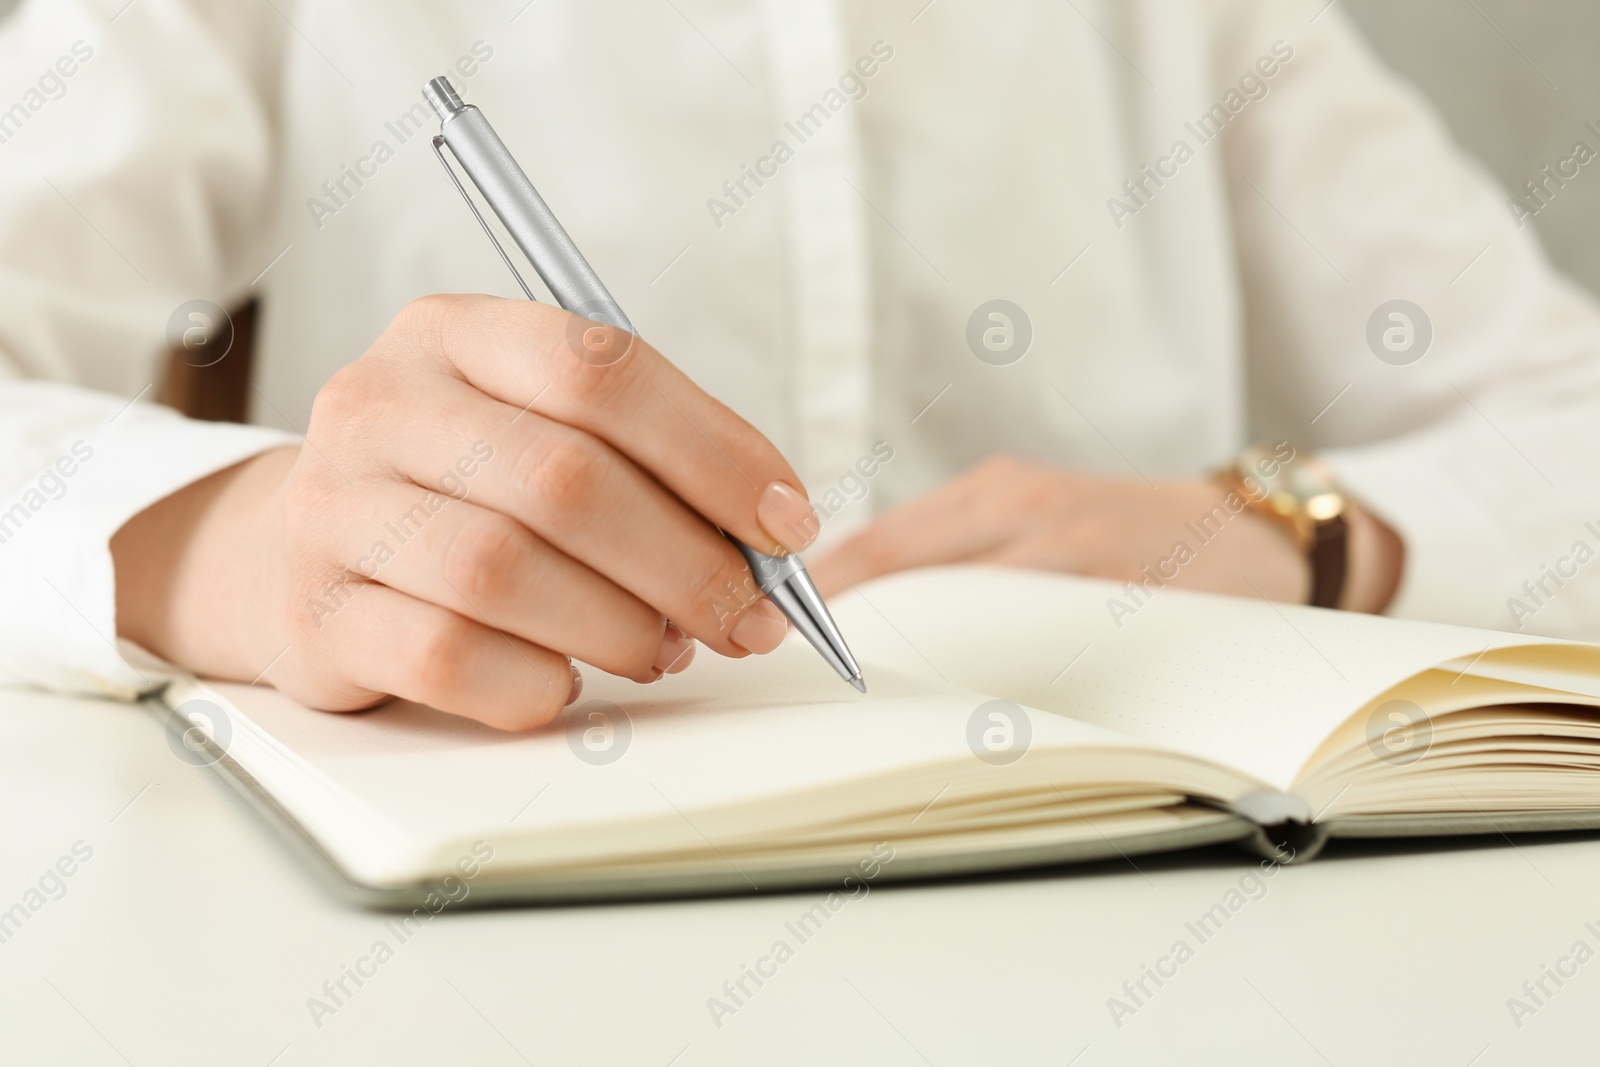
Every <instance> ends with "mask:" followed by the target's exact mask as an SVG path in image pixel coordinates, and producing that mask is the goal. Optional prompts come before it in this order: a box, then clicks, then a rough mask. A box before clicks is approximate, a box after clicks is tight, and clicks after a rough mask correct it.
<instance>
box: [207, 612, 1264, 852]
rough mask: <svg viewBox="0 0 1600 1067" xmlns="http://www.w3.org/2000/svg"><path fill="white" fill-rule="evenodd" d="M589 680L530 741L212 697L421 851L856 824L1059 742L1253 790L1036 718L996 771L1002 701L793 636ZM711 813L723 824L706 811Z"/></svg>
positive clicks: (1094, 777)
mask: <svg viewBox="0 0 1600 1067" xmlns="http://www.w3.org/2000/svg"><path fill="white" fill-rule="evenodd" d="M874 643H875V639H874V638H873V637H870V636H868V635H863V640H861V641H859V642H857V643H856V645H855V647H856V649H857V651H859V652H861V653H862V659H863V660H864V669H865V664H870V663H871V656H872V655H873V653H874V652H875V651H876V649H875V647H874ZM585 678H586V681H585V689H584V694H583V697H582V699H581V700H580V701H579V703H578V705H577V706H576V707H575V708H574V709H573V712H574V713H575V716H576V722H575V724H574V725H573V726H572V727H570V728H564V727H563V726H561V725H560V724H557V726H556V727H554V728H547V729H544V730H536V731H531V732H528V733H522V734H507V733H502V732H499V731H495V730H492V729H490V728H488V727H485V726H481V725H479V724H477V723H473V722H470V721H468V720H465V719H460V718H457V717H454V716H448V715H444V714H442V713H439V712H436V711H433V710H431V709H428V708H424V707H420V706H418V705H414V704H407V703H403V702H397V703H393V704H390V705H386V706H384V707H382V708H379V709H377V710H374V711H371V712H362V713H356V714H349V715H341V714H330V713H321V712H312V711H308V710H306V709H305V708H302V707H300V706H298V705H296V704H295V703H294V702H292V701H290V700H288V699H287V698H285V697H283V696H282V695H281V694H278V693H276V692H275V691H273V690H270V689H265V688H258V687H255V688H253V687H248V686H239V685H220V684H217V685H213V688H214V689H215V690H216V691H217V692H218V693H219V694H221V695H223V696H224V697H226V698H227V699H228V700H229V701H230V702H231V703H232V704H233V705H234V706H235V707H237V708H238V709H239V710H241V711H242V712H243V713H244V714H245V715H246V716H248V717H249V719H250V720H251V721H252V722H254V723H255V724H256V725H258V726H260V727H261V728H262V729H263V730H265V731H266V732H267V733H268V734H270V735H271V736H272V737H274V738H276V739H277V740H278V741H280V742H282V743H283V744H284V745H285V746H287V747H288V748H289V749H290V750H292V751H293V752H294V753H295V754H296V755H297V756H298V757H300V758H301V759H302V760H304V761H305V762H306V763H308V764H309V765H310V766H311V767H313V768H315V769H316V770H317V771H319V772H321V773H322V774H323V775H326V776H327V777H328V778H329V779H331V780H332V781H334V782H336V783H337V784H338V785H339V786H341V787H342V788H344V789H346V790H348V791H349V792H350V793H352V794H353V795H355V796H356V797H359V798H360V799H361V800H362V801H363V802H364V803H365V804H366V805H368V806H370V807H372V808H374V809H376V810H379V811H381V812H383V814H384V815H385V816H387V817H388V818H390V819H392V820H394V821H395V822H396V823H397V824H399V825H401V826H403V827H404V828H405V829H406V830H407V831H408V832H410V833H411V834H413V835H415V836H416V838H417V839H418V840H424V841H441V840H447V839H453V838H459V837H461V836H463V835H471V834H477V833H489V832H491V831H495V830H502V829H512V828H515V829H517V830H527V831H531V832H534V833H540V832H544V833H545V834H546V836H545V837H544V838H543V839H544V840H545V841H546V842H547V844H550V845H551V846H552V847H553V846H554V844H555V840H554V838H552V837H549V836H548V835H549V834H560V835H565V836H570V835H571V832H572V831H574V829H576V830H577V831H579V833H580V836H587V837H590V838H593V839H594V840H595V841H596V842H597V847H598V844H599V843H601V839H602V838H604V839H606V842H605V843H607V845H608V847H609V842H611V841H620V840H621V839H622V837H624V836H626V835H624V834H621V833H613V832H612V831H609V830H608V831H607V832H605V833H603V834H602V833H591V832H590V831H588V830H584V829H583V828H584V827H593V828H597V829H598V828H599V827H600V826H601V825H602V824H604V825H608V826H610V827H618V826H621V825H624V824H633V825H634V826H635V827H636V828H638V830H639V834H638V836H644V837H648V838H649V839H650V840H651V841H652V842H656V843H659V844H661V845H663V846H665V845H667V844H671V843H673V842H674V840H675V838H676V837H683V838H684V839H685V842H686V843H688V844H692V845H695V846H697V847H698V846H700V845H702V844H703V838H702V836H701V835H702V834H709V835H711V836H712V837H713V838H717V839H718V840H721V839H722V838H721V837H720V836H719V835H720V834H721V833H725V832H733V829H734V828H733V827H732V825H731V822H732V820H733V819H735V818H737V817H738V816H739V815H740V814H744V815H748V816H749V818H750V819H756V820H757V821H758V822H759V821H760V819H759V816H760V812H759V810H758V809H759V808H760V805H762V804H771V803H772V801H771V798H772V797H774V796H775V795H779V794H790V793H796V792H801V791H808V790H809V791H814V792H815V791H820V792H821V794H822V796H821V797H820V798H817V799H814V801H813V805H812V806H811V807H810V808H808V810H807V811H805V812H800V813H793V812H788V811H785V812H783V813H782V814H784V815H785V816H786V817H787V818H788V819H790V820H791V821H792V820H795V819H804V818H816V819H830V818H831V819H848V818H850V817H851V816H852V815H853V814H854V813H857V812H860V811H870V810H873V798H872V797H871V796H870V795H867V794H865V793H863V791H862V790H861V789H860V788H858V787H856V786H854V785H852V786H849V787H848V788H847V787H845V783H852V782H856V781H858V780H860V779H863V778H873V777H878V778H882V777H883V776H886V775H889V774H902V775H907V776H909V777H911V778H912V779H916V776H917V774H918V773H919V771H920V770H921V769H924V768H927V767H928V766H929V765H939V766H941V767H942V768H944V769H942V770H941V771H939V773H938V776H937V777H936V778H930V779H929V780H928V781H927V783H926V786H925V788H924V786H923V784H922V783H921V782H920V780H918V781H917V784H916V786H915V788H914V789H913V790H911V791H910V792H908V793H907V796H906V798H905V799H906V800H907V802H909V803H911V805H912V810H913V811H914V810H915V809H916V807H919V806H921V805H923V804H925V803H928V802H932V801H933V800H934V799H935V798H936V797H937V796H939V795H940V794H941V792H943V791H945V790H947V789H948V793H946V794H945V795H946V796H948V797H949V798H951V799H953V798H955V797H957V796H958V795H959V794H960V793H961V792H962V783H960V782H957V783H956V787H955V788H950V786H951V785H952V781H953V779H954V777H955V776H956V774H957V773H959V774H961V775H966V776H968V777H970V778H973V779H975V780H976V781H977V782H978V783H979V784H980V785H982V784H984V783H991V784H992V783H994V782H997V781H999V780H1000V779H1002V778H1006V780H1007V781H1008V782H1009V778H1010V777H1017V778H1018V781H1019V782H1021V781H1023V777H1019V776H1025V775H1026V774H1027V773H1029V772H1030V768H1036V767H1038V766H1039V763H1038V757H1037V754H1038V753H1040V752H1042V751H1044V750H1045V749H1048V748H1054V749H1072V750H1077V751H1082V752H1084V753H1088V754H1090V757H1086V758H1085V760H1083V761H1081V762H1080V763H1079V766H1083V767H1086V768H1087V769H1086V771H1085V779H1086V781H1087V782H1088V783H1089V785H1090V786H1092V788H1093V789H1096V790H1100V791H1101V792H1106V791H1114V784H1115V783H1116V782H1118V781H1120V780H1121V779H1118V778H1117V777H1116V774H1117V773H1118V772H1119V771H1130V770H1131V771H1132V772H1134V773H1138V774H1143V775H1144V777H1143V778H1142V779H1140V781H1141V782H1142V784H1143V785H1144V786H1145V788H1146V790H1147V791H1148V789H1149V787H1150V785H1151V784H1152V783H1154V784H1157V785H1164V784H1167V783H1168V782H1170V783H1171V787H1172V791H1174V792H1177V793H1184V792H1192V793H1201V794H1204V795H1213V796H1232V795H1237V794H1239V793H1240V792H1244V791H1247V790H1249V789H1252V788H1257V786H1255V785H1254V784H1248V783H1241V782H1240V781H1239V780H1238V779H1237V777H1236V776H1234V775H1231V774H1229V773H1226V772H1219V771H1216V770H1213V769H1209V768H1205V767H1203V766H1197V765H1196V764H1195V763H1194V761H1193V760H1192V759H1190V758H1189V757H1185V756H1175V755H1172V754H1169V753H1166V752H1164V751H1162V750H1161V749H1160V748H1159V746H1157V745H1155V744H1153V743H1149V742H1141V741H1138V740H1135V739H1130V738H1127V737H1124V736H1121V735H1118V734H1115V733H1112V732H1110V731H1107V730H1104V729H1101V728H1099V727H1096V726H1093V725H1090V724H1087V723H1083V722H1077V721H1074V720H1070V719H1065V718H1060V717H1057V716H1053V715H1048V714H1044V713H1040V712H1034V713H1033V714H1032V716H1031V724H1032V731H1033V734H1032V741H1031V745H1032V748H1031V750H1030V752H1029V757H1030V758H1032V759H1033V762H1032V763H1030V762H1028V760H1026V759H1025V760H1023V761H1020V762H1019V763H1018V764H1016V765H1014V766H1013V767H992V766H989V765H987V764H985V763H983V762H981V761H980V760H979V759H977V758H976V757H975V756H974V755H973V753H972V750H971V749H970V748H969V743H968V727H969V720H970V719H971V717H972V714H973V712H974V710H975V709H976V708H977V707H978V706H979V705H981V704H983V703H985V702H986V701H987V700H989V699H990V698H989V697H987V696H984V695H980V694H976V693H971V692H967V691H965V690H961V689H957V688H955V687H952V686H949V685H946V684H944V683H940V682H937V681H935V682H932V683H930V682H928V681H925V680H922V679H920V678H917V677H915V676H913V675H906V674H903V673H900V672H896V671H894V670H890V669H882V668H879V669H873V670H871V671H870V680H869V684H870V685H871V687H872V690H871V694H870V695H869V696H867V697H863V696H861V695H859V694H857V693H856V692H855V690H853V689H851V688H850V687H849V686H848V685H847V684H845V683H844V682H843V681H841V680H840V679H839V678H838V677H837V676H836V675H835V674H834V673H833V672H832V671H831V670H830V669H829V668H828V667H827V665H826V664H825V663H823V661H822V660H821V659H820V658H819V657H818V656H817V655H816V653H815V652H814V651H813V650H812V649H811V648H810V647H809V646H807V645H805V644H804V643H803V642H801V641H799V640H798V639H797V638H795V637H794V635H791V640H790V642H788V643H786V644H785V645H784V646H783V647H782V648H780V649H779V650H778V651H777V652H776V653H774V654H772V655H770V656H765V657H752V658H749V659H746V660H726V659H722V658H720V657H716V656H712V655H709V654H707V653H705V652H704V651H702V653H701V657H700V659H699V660H697V662H696V663H695V664H694V666H693V667H692V668H691V669H690V670H689V671H686V672H685V673H684V674H682V675H677V676H673V677H669V678H666V679H663V680H662V681H660V682H657V683H655V684H654V685H650V686H641V685H637V684H634V683H632V682H627V681H624V680H621V679H616V678H611V677H609V676H606V675H603V674H602V673H601V672H599V671H597V670H593V669H590V670H588V671H586V674H585ZM618 708H621V709H622V711H623V712H625V714H626V723H623V722H622V721H620V720H619V719H618V718H617V714H616V710H617V709H618ZM595 711H601V712H604V713H606V714H607V715H609V716H610V720H611V721H610V723H609V729H610V731H611V733H610V736H609V737H605V736H600V737H597V738H595V739H594V740H595V741H597V742H600V743H601V744H603V745H604V746H606V747H604V748H601V747H600V744H597V746H596V749H587V748H586V747H585V742H586V738H585V733H586V731H587V730H589V729H591V728H593V729H599V730H601V731H604V730H605V729H606V728H607V726H608V724H607V723H606V721H604V720H595V719H591V718H589V716H590V715H591V713H593V712H595ZM580 749H582V750H584V751H586V752H587V753H588V757H587V758H586V757H585V756H584V755H580V753H579V750H580ZM612 753H615V754H616V755H615V758H612V759H609V760H607V759H606V757H607V756H610V755H611V754H612ZM952 763H953V764H954V765H955V768H956V770H955V771H952V770H950V768H951V766H952ZM1008 776H1009V777H1008ZM1052 781H1053V779H1052ZM1108 782H1109V783H1112V786H1111V787H1110V790H1108V785H1107V783H1108ZM1060 786H1061V787H1062V788H1064V789H1067V790H1071V789H1072V787H1073V782H1072V781H1071V780H1070V779H1068V778H1066V777H1063V778H1062V780H1061V782H1060ZM1008 788H1009V786H1008ZM901 792H906V791H905V790H901ZM896 795H897V796H898V794H896ZM879 799H880V800H881V798H879ZM712 810H716V811H720V812H722V813H724V814H722V815H720V816H708V815H705V814H703V813H705V812H707V811H712ZM769 810H770V809H769ZM726 813H733V814H732V815H731V816H730V815H728V814H726ZM646 831H647V832H646Z"/></svg>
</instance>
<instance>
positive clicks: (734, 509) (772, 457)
mask: <svg viewBox="0 0 1600 1067" xmlns="http://www.w3.org/2000/svg"><path fill="white" fill-rule="evenodd" d="M418 305H419V306H418V311H419V313H420V315H421V317H422V320H423V323H422V330H423V334H424V336H425V337H428V338H429V339H430V340H432V341H433V342H435V343H433V344H431V345H429V346H428V347H429V348H431V349H432V351H433V353H434V354H436V355H437V356H438V357H439V358H441V359H443V360H444V361H446V363H447V364H448V370H449V371H450V372H451V373H454V374H457V375H458V376H459V377H461V378H463V379H464V380H465V381H467V382H468V383H469V384H471V385H472V386H473V387H475V388H476V389H478V390H479V391H481V392H483V393H487V394H488V395H490V396H493V397H495V398H496V399H499V400H501V401H503V402H504V403H507V404H512V405H515V406H516V407H518V408H521V409H523V410H531V411H536V412H538V413H539V414H541V415H544V416H545V417H547V418H551V419H555V420H557V421H559V422H563V423H565V424H567V425H569V426H573V427H576V428H578V429H581V430H583V431H585V432H587V433H589V434H591V435H593V436H595V437H598V438H600V439H602V440H604V441H605V442H607V443H608V444H610V445H611V446H612V447H613V448H615V449H617V451H619V452H621V453H622V454H623V455H625V456H627V457H628V458H629V459H631V460H632V461H633V462H634V463H635V464H637V465H638V466H639V467H640V468H642V469H644V470H646V471H648V472H649V473H650V474H651V475H652V476H653V477H654V478H655V479H656V480H657V481H659V482H660V483H661V484H662V485H664V486H666V487H667V489H669V490H671V491H672V492H673V493H674V494H676V495H677V496H678V497H679V498H681V499H682V500H683V501H684V502H685V503H686V504H688V505H689V506H690V507H691V508H693V509H694V510H695V511H696V512H698V513H699V514H700V515H702V516H704V517H705V518H706V519H707V520H709V521H710V522H712V523H714V524H716V525H717V526H719V527H721V528H722V529H724V530H726V531H727V532H728V533H730V534H732V535H733V536H735V537H737V538H739V539H740V540H741V541H743V542H744V543H745V544H747V545H750V546H751V547H753V548H757V549H759V550H761V551H763V552H766V553H768V554H783V553H786V552H793V551H799V550H800V549H803V548H805V547H806V546H807V545H809V544H810V543H811V542H812V541H813V540H815V539H816V535H817V531H818V528H819V523H818V520H817V517H816V513H815V512H814V511H813V510H812V508H811V505H810V503H809V502H808V501H807V499H806V495H805V490H804V489H803V487H802V486H801V483H800V477H799V475H797V474H796V473H795V471H794V468H793V467H791V466H790V465H789V462H788V461H787V460H785V459H784V458H783V456H782V455H781V454H780V453H779V452H778V449H777V448H776V446H774V445H773V444H772V442H771V441H769V440H767V438H766V437H765V436H763V435H762V434H761V433H760V432H759V431H758V430H756V428H755V427H753V426H751V425H750V424H749V423H748V422H746V421H745V420H744V419H742V418H740V417H739V416H738V415H737V414H735V413H734V412H733V411H732V410H731V409H730V408H728V407H727V405H725V404H723V403H722V402H720V401H718V400H717V399H715V398H714V397H712V396H711V395H710V394H708V393H707V392H705V390H703V389H701V388H700V387H699V386H697V385H696V384H695V383H694V382H693V381H691V380H690V379H689V377H688V375H686V374H684V373H683V372H682V371H681V370H679V369H678V368H677V367H676V366H674V365H673V364H672V362H671V361H669V360H668V359H666V358H665V357H664V356H662V355H661V354H660V353H659V352H657V351H656V350H655V349H654V348H652V347H650V345H648V344H646V343H645V342H644V341H642V340H640V339H639V338H637V337H634V336H633V335H631V334H628V333H626V332H625V331H622V330H619V329H616V328H615V327H611V326H606V325H603V324H601V323H597V322H593V321H591V320H589V319H585V318H582V317H580V316H575V315H570V314H568V313H567V312H565V311H562V310H560V309H559V308H555V307H551V306H550V305H548V304H539V303H534V302H532V301H523V300H504V299H500V298H496V297H488V296H454V297H433V298H429V299H427V300H424V301H420V302H418Z"/></svg>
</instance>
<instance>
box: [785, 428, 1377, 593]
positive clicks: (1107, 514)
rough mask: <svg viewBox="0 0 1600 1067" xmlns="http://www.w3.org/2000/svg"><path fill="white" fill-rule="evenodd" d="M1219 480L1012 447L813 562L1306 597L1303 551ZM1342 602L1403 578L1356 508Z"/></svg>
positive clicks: (855, 569)
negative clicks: (1161, 475) (1054, 461)
mask: <svg viewBox="0 0 1600 1067" xmlns="http://www.w3.org/2000/svg"><path fill="white" fill-rule="evenodd" d="M1225 496H1226V492H1225V490H1223V489H1222V488H1221V487H1220V486H1218V485H1216V484H1215V483H1213V482H1209V481H1192V482H1175V483H1170V484H1166V485H1151V484H1149V483H1148V482H1145V481H1142V480H1141V481H1135V480H1130V479H1121V478H1106V477H1101V476H1099V475H1093V474H1084V473H1081V472H1079V471H1074V470H1070V469H1068V468H1065V467H1056V466H1051V465H1048V464H1043V463H1035V462H1032V461H1029V460H1023V459H1016V458H1012V457H999V458H995V459H991V460H989V461H987V462H985V463H983V464H980V465H979V466H978V467H976V468H974V469H973V470H971V471H969V472H967V473H966V474H965V475H963V476H961V477H960V478H957V479H955V480H954V481H952V482H950V483H949V484H947V485H944V486H942V487H940V488H939V489H936V490H934V491H933V492H932V493H929V494H928V495H926V496H924V497H922V498H921V499H918V500H915V501H913V502H911V503H910V504H907V505H905V506H904V507H901V508H899V509H897V510H895V511H892V512H890V513H889V514H887V515H885V516H883V517H882V518H880V519H878V520H877V521H876V522H874V523H873V524H872V525H871V526H869V527H867V528H866V529H865V530H863V531H861V532H860V533H858V534H856V535H855V536H854V537H852V538H851V539H850V540H848V541H847V542H845V543H844V544H843V545H841V546H840V547H839V548H837V549H836V550H834V551H833V552H831V553H830V554H828V555H827V556H825V557H824V558H822V559H819V560H817V561H815V562H814V563H812V564H810V570H811V574H812V576H813V578H814V579H815V580H816V582H817V585H818V587H819V588H820V589H821V590H822V592H823V594H824V595H828V594H830V593H837V592H840V591H842V590H844V589H847V588H849V587H850V586H851V585H855V584H859V583H861V582H864V581H866V580H868V579H869V578H875V577H877V576H879V575H882V574H889V573H891V572H894V571H900V570H906V569H908V568H911V567H927V566H933V565H936V564H941V563H997V564H1007V565H1011V566H1017V567H1033V568H1038V569H1040V570H1054V571H1065V572H1067V573H1070V574H1082V575H1087V576H1089V577H1094V578H1109V579H1112V580H1113V581H1118V582H1136V583H1143V582H1145V581H1147V580H1150V579H1152V578H1153V580H1154V585H1155V586H1162V585H1172V586H1177V587H1179V588H1185V589H1198V590H1206V591H1209V592H1216V593H1232V594H1237V595H1240V596H1257V595H1260V596H1265V597H1268V598H1271V599H1273V600H1281V601H1289V602H1297V603H1303V602H1304V601H1305V600H1306V599H1307V597H1308V595H1309V591H1310V584H1309V583H1310V575H1309V569H1308V567H1307V564H1306V561H1305V559H1304V557H1303V556H1302V555H1301V554H1300V552H1299V551H1298V550H1297V549H1296V548H1295V547H1294V545H1293V544H1291V542H1290V540H1289V538H1288V536H1287V535H1286V534H1285V533H1284V532H1283V531H1280V530H1278V529H1277V528H1275V527H1274V526H1273V525H1272V524H1271V523H1269V522H1267V521H1266V520H1265V519H1263V518H1261V517H1260V516H1258V515H1256V514H1255V513H1253V512H1251V511H1249V510H1240V511H1232V510H1230V509H1229V508H1228V506H1227V504H1226V503H1225V502H1224V497H1225ZM1348 519H1349V522H1350V571H1349V574H1348V577H1347V581H1346V586H1345V595H1344V598H1343V602H1342V604H1341V606H1342V607H1348V608H1351V609H1353V610H1357V611H1382V610H1383V608H1384V607H1385V606H1387V604H1388V603H1389V600H1390V599H1391V598H1392V597H1393V595H1394V591H1395V588H1396V587H1397V585H1398V584H1399V576H1400V564H1401V554H1402V548H1401V542H1400V539H1399V537H1397V536H1396V535H1395V534H1394V533H1393V532H1392V531H1391V530H1389V528H1388V527H1387V526H1385V525H1384V524H1383V523H1382V522H1381V521H1379V520H1378V519H1376V518H1375V517H1374V516H1372V515H1371V514H1370V513H1368V512H1365V511H1363V510H1361V509H1360V508H1355V509H1352V512H1351V513H1350V514H1349V516H1348Z"/></svg>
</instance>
